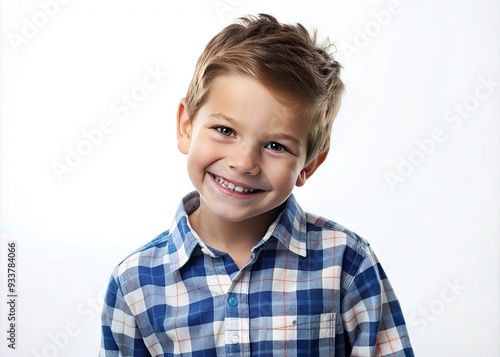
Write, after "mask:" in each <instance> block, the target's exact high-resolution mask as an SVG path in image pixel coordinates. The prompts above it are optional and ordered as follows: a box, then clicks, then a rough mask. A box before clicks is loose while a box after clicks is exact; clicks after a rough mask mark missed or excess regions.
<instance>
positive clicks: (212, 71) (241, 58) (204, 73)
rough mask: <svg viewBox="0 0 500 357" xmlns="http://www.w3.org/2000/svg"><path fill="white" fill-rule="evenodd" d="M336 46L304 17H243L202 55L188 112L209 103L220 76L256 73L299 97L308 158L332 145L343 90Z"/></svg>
mask: <svg viewBox="0 0 500 357" xmlns="http://www.w3.org/2000/svg"><path fill="white" fill-rule="evenodd" d="M331 47H332V46H331V44H330V43H329V42H328V41H326V42H325V43H323V44H318V43H317V41H316V31H313V32H312V34H310V33H309V32H308V31H307V30H306V29H305V28H304V26H302V25H301V24H299V23H297V24H296V25H287V24H281V23H280V22H278V21H277V20H276V19H275V18H274V17H273V16H270V15H267V14H259V15H258V16H248V17H243V18H240V19H239V21H238V22H236V23H234V24H231V25H229V26H227V27H225V28H224V29H223V30H222V31H221V32H219V33H218V34H217V35H216V36H215V37H214V38H212V39H211V40H210V42H209V43H208V44H207V46H206V47H205V49H204V51H203V53H202V54H201V56H200V58H199V59H198V62H197V64H196V68H195V72H194V75H193V79H192V80H191V83H190V85H189V88H188V92H187V95H186V102H187V111H188V115H189V117H190V118H191V120H192V119H193V118H194V117H195V116H196V114H197V112H198V110H199V109H200V107H201V106H202V105H203V104H205V102H206V101H207V98H208V94H209V92H210V88H211V86H212V85H213V83H214V80H215V79H216V78H217V76H219V75H221V74H227V73H235V74H244V75H249V76H252V77H254V78H256V79H257V80H259V81H260V82H261V83H263V84H264V85H265V86H266V87H267V88H268V89H269V90H271V91H272V92H275V93H279V94H285V95H287V96H291V97H292V98H293V99H294V100H296V101H297V110H298V113H297V114H298V115H299V116H300V117H302V118H304V120H306V121H307V124H308V125H307V126H308V130H309V133H308V138H307V157H306V162H307V163H309V162H310V161H312V160H313V159H314V158H316V157H317V156H318V155H320V154H321V153H323V152H325V151H327V150H328V148H329V146H330V133H331V128H332V124H333V120H334V119H335V116H336V115H337V112H338V110H339V107H340V99H341V96H342V92H343V90H344V84H343V83H342V81H341V80H340V76H339V74H340V69H341V65H340V64H339V63H338V62H337V61H336V60H335V59H334V58H333V55H332V53H331V52H330V49H331Z"/></svg>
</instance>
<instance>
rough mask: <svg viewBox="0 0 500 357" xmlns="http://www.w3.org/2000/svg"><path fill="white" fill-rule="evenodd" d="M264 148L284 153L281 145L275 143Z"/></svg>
mask: <svg viewBox="0 0 500 357" xmlns="http://www.w3.org/2000/svg"><path fill="white" fill-rule="evenodd" d="M265 147H266V148H268V149H270V150H272V151H276V152H284V151H286V148H285V147H284V146H283V145H281V144H279V143H276V142H272V143H269V144H267V145H266V146H265Z"/></svg>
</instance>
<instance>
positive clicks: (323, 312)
mask: <svg viewBox="0 0 500 357" xmlns="http://www.w3.org/2000/svg"><path fill="white" fill-rule="evenodd" d="M198 206H199V195H198V194H197V193H196V192H193V193H191V194H189V195H187V196H186V197H185V198H184V200H183V202H182V204H181V205H180V207H179V210H178V212H177V215H176V219H175V222H174V224H173V226H172V227H171V229H170V230H168V231H166V232H165V233H163V234H161V235H160V236H158V237H157V238H155V239H154V240H153V241H151V242H150V243H148V244H146V245H145V246H143V247H142V248H140V249H138V250H137V251H135V252H134V253H133V254H132V255H130V256H129V257H128V258H127V259H125V260H124V261H123V262H122V263H121V264H119V265H118V266H117V267H116V268H115V270H114V272H113V274H112V277H111V280H110V283H109V287H108V291H107V294H106V298H105V303H104V310H103V314H102V346H101V354H100V355H101V356H150V355H151V356H216V355H217V356H279V355H281V353H282V354H283V355H286V356H307V357H310V356H338V357H339V356H414V354H413V350H412V348H411V345H410V340H409V338H408V333H407V330H406V326H405V322H404V319H403V315H402V312H401V308H400V305H399V302H398V300H397V298H396V296H395V294H394V291H393V289H392V287H391V285H390V283H389V281H388V280H387V277H386V275H385V273H384V271H383V269H382V267H381V266H380V263H379V262H378V261H377V258H376V257H375V255H374V254H373V252H372V250H371V248H370V246H369V245H368V243H367V242H366V241H365V240H364V239H362V238H360V237H359V236H357V235H356V234H354V233H352V232H350V231H348V230H347V229H345V228H344V227H342V226H340V225H338V224H336V223H334V222H332V221H329V220H326V219H324V218H321V217H318V216H315V215H312V214H309V213H305V212H303V211H302V209H301V208H300V207H299V206H298V204H297V202H296V200H295V198H294V197H293V195H292V196H290V198H289V199H288V201H287V202H286V204H285V208H284V210H283V212H282V214H281V216H280V217H279V218H278V219H277V220H276V222H275V223H274V224H272V225H271V226H270V228H269V230H268V232H267V234H266V235H265V236H264V238H263V239H262V240H261V241H260V242H259V243H258V244H257V245H256V246H255V247H254V248H253V249H252V253H253V254H252V257H251V259H250V260H249V261H248V262H247V264H246V265H245V266H244V267H243V268H242V269H241V270H239V269H238V267H237V266H236V264H235V263H234V262H233V260H232V259H231V258H230V257H229V256H228V255H227V254H224V253H222V252H218V251H215V250H213V249H211V248H209V247H207V246H206V245H205V244H204V243H203V242H202V241H201V240H200V239H199V237H197V235H196V233H195V232H194V231H193V230H192V229H191V228H190V226H189V222H188V215H189V214H190V213H192V212H194V210H196V208H197V207H198Z"/></svg>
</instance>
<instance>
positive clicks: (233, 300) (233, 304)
mask: <svg viewBox="0 0 500 357" xmlns="http://www.w3.org/2000/svg"><path fill="white" fill-rule="evenodd" d="M227 303H228V304H229V306H231V307H236V306H238V299H236V298H235V297H234V296H231V297H230V298H229V300H228V301H227Z"/></svg>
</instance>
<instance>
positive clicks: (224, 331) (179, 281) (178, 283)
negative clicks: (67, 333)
mask: <svg viewBox="0 0 500 357" xmlns="http://www.w3.org/2000/svg"><path fill="white" fill-rule="evenodd" d="M339 71H340V65H339V64H338V63H337V62H336V61H335V60H334V59H333V57H332V56H331V54H330V53H329V52H328V46H324V47H321V46H319V45H317V44H316V39H315V35H313V36H310V35H309V33H308V32H307V31H306V30H305V29H304V27H302V26H301V25H300V24H297V25H284V24H281V23H279V22H277V21H276V19H275V18H273V17H271V16H268V15H259V16H257V17H247V18H244V19H241V21H240V22H239V23H236V24H233V25H230V26H228V27H226V28H225V29H223V30H222V31H221V32H220V33H219V34H218V35H216V36H215V37H214V38H213V39H212V40H211V41H210V42H209V44H208V45H207V47H206V48H205V50H204V52H203V53H202V55H201V57H200V59H199V60H198V63H197V65H196V69H195V73H194V77H193V80H192V82H191V84H190V86H189V89H188V93H187V96H186V98H184V99H182V100H181V102H180V104H179V109H178V113H177V138H178V147H179V150H180V151H181V152H182V153H183V154H186V155H188V156H187V169H188V173H189V177H190V179H191V181H192V183H193V185H194V187H195V188H196V191H195V192H192V193H190V194H188V195H187V196H186V197H185V198H184V199H183V201H182V203H181V204H180V206H179V209H178V212H177V215H176V217H175V222H174V224H173V225H172V227H171V228H170V230H168V231H166V232H165V233H163V234H161V235H160V236H158V237H157V238H155V239H154V240H153V241H151V242H150V243H148V244H146V245H145V246H143V247H142V248H140V249H138V250H137V251H135V252H134V253H133V254H132V255H130V256H129V257H128V258H127V259H125V260H124V261H123V262H122V263H121V264H119V265H118V266H117V268H116V269H115V270H114V272H113V275H112V277H111V280H110V283H109V287H108V292H107V296H106V299H105V304H104V311H103V315H102V347H101V356H150V355H151V356H216V355H217V356H275V355H280V353H283V354H285V355H287V356H413V351H412V348H411V346H410V341H409V338H408V333H407V330H406V326H405V322H404V319H403V316H402V312H401V308H400V306H399V303H398V300H397V299H396V296H395V294H394V291H393V289H392V287H391V285H390V283H389V281H388V280H387V277H386V275H385V273H384V271H383V270H382V267H381V266H380V264H379V262H378V261H377V258H376V257H375V255H374V254H373V252H372V250H371V248H370V246H369V245H368V243H367V242H366V241H365V240H364V239H362V238H360V237H359V236H357V235H356V234H354V233H352V232H350V231H349V230H347V229H345V228H344V227H342V226H340V225H338V224H336V223H334V222H332V221H329V220H327V219H324V218H321V217H319V216H315V215H312V214H309V213H305V212H304V211H302V210H301V208H300V207H299V205H298V204H297V202H296V200H295V198H294V196H293V195H292V189H293V187H294V186H302V185H304V183H305V182H306V181H307V179H308V178H309V177H311V175H312V174H313V173H314V172H315V170H316V169H317V168H318V167H319V166H320V165H321V163H322V162H323V161H324V160H325V158H326V156H327V153H328V148H329V140H330V129H331V126H332V122H333V119H334V117H335V115H336V113H337V111H338V109H339V103H340V97H341V94H342V91H343V84H342V82H341V80H340V78H339Z"/></svg>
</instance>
